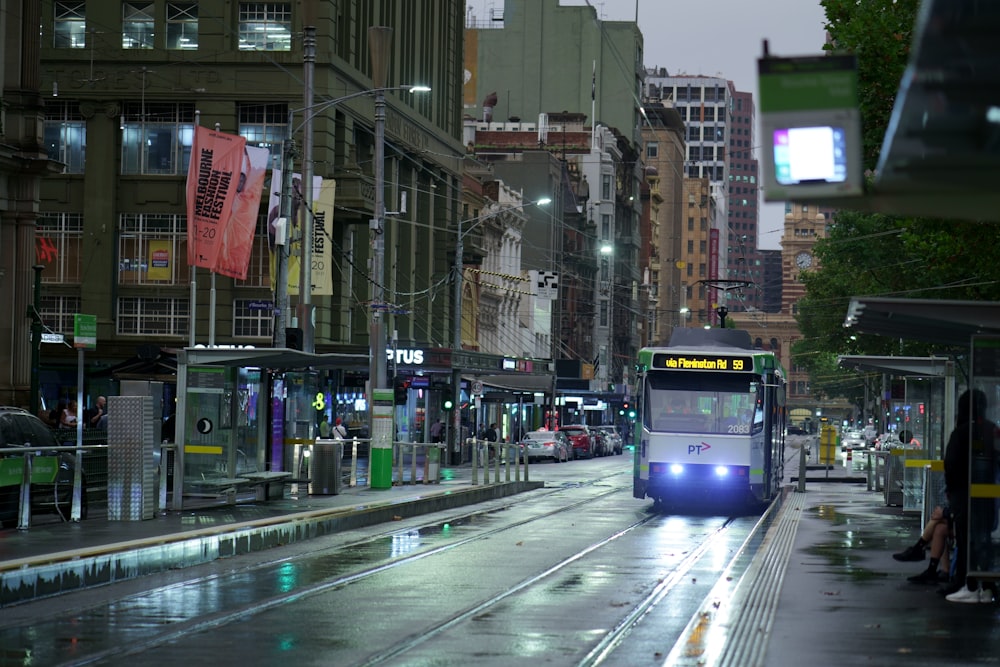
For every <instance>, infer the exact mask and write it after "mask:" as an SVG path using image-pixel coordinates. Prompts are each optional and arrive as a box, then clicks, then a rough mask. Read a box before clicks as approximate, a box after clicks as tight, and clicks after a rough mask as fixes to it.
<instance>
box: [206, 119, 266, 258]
mask: <svg viewBox="0 0 1000 667" xmlns="http://www.w3.org/2000/svg"><path fill="white" fill-rule="evenodd" d="M251 148H253V147H251ZM253 153H254V156H253V157H251V155H250V152H248V150H247V145H246V139H244V138H243V137H241V136H238V135H234V134H225V133H223V132H217V131H215V130H210V129H208V128H205V127H201V126H198V127H196V128H195V136H194V147H193V150H192V152H191V165H190V168H189V169H188V179H187V215H188V264H190V265H193V266H199V267H202V268H205V269H210V270H212V271H216V272H220V273H225V275H233V273H234V272H235V271H238V268H237V267H238V264H239V259H240V257H239V254H240V253H241V252H242V250H246V251H247V252H248V253H249V250H250V249H251V248H252V247H253V229H254V225H255V221H256V217H257V214H256V209H255V208H253V207H250V208H248V206H249V205H250V204H251V202H252V195H253V190H254V188H253V187H252V186H251V185H250V183H251V179H254V178H255V179H257V180H259V184H258V185H257V188H256V189H257V193H256V202H257V205H259V204H260V188H261V187H263V183H264V176H263V173H261V174H259V175H255V174H253V166H252V165H254V164H256V163H257V162H258V161H259V160H260V159H261V156H260V154H259V153H257V151H256V150H254V151H253ZM266 154H267V151H264V156H263V163H262V164H264V165H266V163H267V156H266ZM238 200H239V201H238ZM234 208H235V214H236V216H238V217H239V219H240V220H242V219H243V218H244V217H246V216H251V217H252V218H253V222H251V223H250V225H249V239H246V238H242V237H239V238H238V236H239V234H240V233H241V232H240V230H237V231H236V232H235V236H233V237H232V238H231V239H230V240H228V241H227V240H226V235H227V232H228V229H229V227H230V225H231V224H232V223H233V215H234ZM242 233H243V234H244V235H245V233H246V232H245V231H243V232H242ZM224 245H225V246H226V250H225V254H222V250H223V247H224ZM220 255H221V259H220ZM248 261H249V254H248V255H247V258H246V259H245V260H243V264H244V265H245V264H246V262H248ZM245 276H246V268H245V266H244V268H243V277H245Z"/></svg>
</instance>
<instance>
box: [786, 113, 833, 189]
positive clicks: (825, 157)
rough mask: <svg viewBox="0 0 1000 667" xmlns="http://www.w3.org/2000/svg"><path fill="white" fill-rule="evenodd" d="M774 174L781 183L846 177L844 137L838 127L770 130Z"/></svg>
mask: <svg viewBox="0 0 1000 667" xmlns="http://www.w3.org/2000/svg"><path fill="white" fill-rule="evenodd" d="M774 176H775V180H777V181H778V183H781V184H782V185H796V184H799V183H843V182H844V181H846V180H847V138H846V133H845V131H844V128H842V127H830V126H820V127H787V128H780V129H777V130H774Z"/></svg>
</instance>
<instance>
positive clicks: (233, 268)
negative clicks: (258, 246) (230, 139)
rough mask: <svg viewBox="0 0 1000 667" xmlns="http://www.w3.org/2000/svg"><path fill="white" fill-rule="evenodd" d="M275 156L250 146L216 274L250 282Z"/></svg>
mask: <svg viewBox="0 0 1000 667" xmlns="http://www.w3.org/2000/svg"><path fill="white" fill-rule="evenodd" d="M270 157H271V153H270V151H268V150H267V149H266V148H259V147H257V146H246V147H245V148H244V151H243V161H242V166H241V169H240V177H239V181H238V182H237V185H236V197H235V198H234V199H233V207H232V210H231V211H230V214H229V220H228V222H227V223H226V225H225V226H224V227H223V230H222V242H221V243H220V244H219V252H218V255H217V257H216V261H215V266H214V271H215V272H216V273H218V274H220V275H223V276H229V277H230V278H238V279H239V280H246V278H247V269H248V268H249V266H250V255H251V253H252V252H253V238H254V232H255V231H256V229H257V216H258V214H259V213H260V197H261V193H262V191H263V189H264V177H265V175H266V174H267V166H268V160H270Z"/></svg>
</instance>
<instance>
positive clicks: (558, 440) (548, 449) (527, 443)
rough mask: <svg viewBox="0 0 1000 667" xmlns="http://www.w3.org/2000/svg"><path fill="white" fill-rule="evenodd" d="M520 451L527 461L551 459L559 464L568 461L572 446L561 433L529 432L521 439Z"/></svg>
mask: <svg viewBox="0 0 1000 667" xmlns="http://www.w3.org/2000/svg"><path fill="white" fill-rule="evenodd" d="M521 449H522V450H523V451H524V455H525V456H527V457H528V460H529V461H530V460H532V459H552V460H553V461H554V462H556V463H559V462H560V461H568V460H569V458H570V457H571V456H572V455H573V454H572V452H573V446H572V445H571V444H570V442H569V438H567V437H566V434H565V433H563V432H562V431H529V432H528V433H526V434H525V436H524V438H522V439H521Z"/></svg>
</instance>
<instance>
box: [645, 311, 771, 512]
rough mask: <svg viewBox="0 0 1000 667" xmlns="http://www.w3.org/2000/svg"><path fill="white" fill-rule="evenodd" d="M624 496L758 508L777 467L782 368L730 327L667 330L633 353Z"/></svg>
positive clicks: (662, 503)
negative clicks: (633, 408) (629, 472)
mask: <svg viewBox="0 0 1000 667" xmlns="http://www.w3.org/2000/svg"><path fill="white" fill-rule="evenodd" d="M638 371H639V375H638V388H637V392H638V407H639V412H638V415H637V423H636V428H635V430H634V433H635V459H634V473H633V487H632V495H633V496H634V497H636V498H639V499H642V498H652V499H653V500H654V508H656V509H663V508H666V507H676V506H685V507H692V508H698V507H704V506H705V505H708V504H712V505H716V504H719V503H725V504H738V505H742V506H744V507H749V508H761V507H762V506H764V505H765V504H767V503H769V502H770V501H771V500H773V499H774V497H775V496H776V495H777V494H778V492H779V490H780V488H781V480H782V475H783V473H784V470H783V467H784V466H783V463H784V457H783V449H784V433H785V414H786V410H785V378H786V376H785V372H784V370H783V369H782V368H781V364H780V362H779V360H778V358H777V356H776V355H775V354H774V353H773V352H766V351H762V350H755V349H753V348H752V346H751V339H750V334H749V333H747V332H746V331H740V330H736V329H722V328H719V329H680V328H679V329H675V330H674V333H673V335H672V336H671V339H670V343H669V344H668V345H667V346H666V347H647V348H643V349H641V350H640V351H639V359H638Z"/></svg>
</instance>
